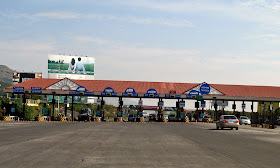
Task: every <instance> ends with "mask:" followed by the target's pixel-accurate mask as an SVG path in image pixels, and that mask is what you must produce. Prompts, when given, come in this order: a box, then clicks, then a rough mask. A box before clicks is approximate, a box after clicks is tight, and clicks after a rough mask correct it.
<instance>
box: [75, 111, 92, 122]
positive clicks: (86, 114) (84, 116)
mask: <svg viewBox="0 0 280 168" xmlns="http://www.w3.org/2000/svg"><path fill="white" fill-rule="evenodd" d="M91 118H92V111H91V109H89V108H83V109H82V110H81V112H80V114H79V115H78V121H91Z"/></svg>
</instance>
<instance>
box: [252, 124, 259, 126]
mask: <svg viewBox="0 0 280 168" xmlns="http://www.w3.org/2000/svg"><path fill="white" fill-rule="evenodd" d="M252 127H260V124H252Z"/></svg>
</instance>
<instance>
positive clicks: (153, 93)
mask: <svg viewBox="0 0 280 168" xmlns="http://www.w3.org/2000/svg"><path fill="white" fill-rule="evenodd" d="M144 97H159V94H158V93H157V91H156V90H155V89H149V90H148V91H147V93H146V94H144Z"/></svg>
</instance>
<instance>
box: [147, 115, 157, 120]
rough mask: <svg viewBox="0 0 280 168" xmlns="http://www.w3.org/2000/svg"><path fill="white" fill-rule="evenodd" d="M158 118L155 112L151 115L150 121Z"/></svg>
mask: <svg viewBox="0 0 280 168" xmlns="http://www.w3.org/2000/svg"><path fill="white" fill-rule="evenodd" d="M156 120H157V117H156V115H155V114H150V115H149V121H156Z"/></svg>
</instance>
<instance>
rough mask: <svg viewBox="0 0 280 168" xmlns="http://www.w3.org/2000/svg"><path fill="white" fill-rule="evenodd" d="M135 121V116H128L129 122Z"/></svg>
mask: <svg viewBox="0 0 280 168" xmlns="http://www.w3.org/2000/svg"><path fill="white" fill-rule="evenodd" d="M134 121H135V116H134V115H133V114H129V115H128V122H134Z"/></svg>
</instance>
